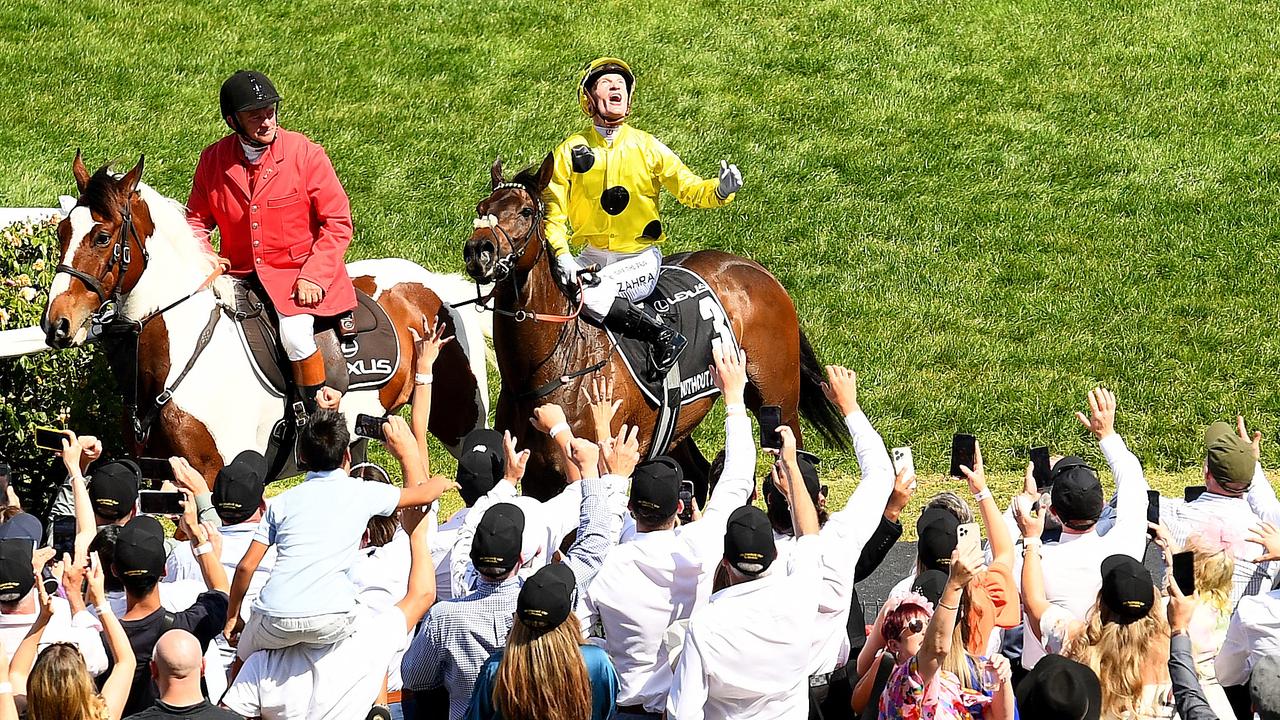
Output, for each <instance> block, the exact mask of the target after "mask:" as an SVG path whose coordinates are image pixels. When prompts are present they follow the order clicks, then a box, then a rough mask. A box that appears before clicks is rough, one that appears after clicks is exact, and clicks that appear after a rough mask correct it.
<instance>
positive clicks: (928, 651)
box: [916, 549, 982, 687]
mask: <svg viewBox="0 0 1280 720" xmlns="http://www.w3.org/2000/svg"><path fill="white" fill-rule="evenodd" d="M959 553H960V551H959V549H957V550H954V551H952V553H951V574H950V575H949V576H948V577H947V584H946V585H945V586H944V587H943V589H942V596H941V597H940V598H938V607H937V609H936V610H934V613H933V617H931V618H929V625H928V627H926V628H925V630H924V644H923V645H921V646H920V650H919V651H918V652H916V662H917V669H918V670H919V672H920V678H921V680H922V682H923V683H924V686H925V687H928V686H929V684H930V683H931V682H933V679H934V677H936V676H937V674H938V671H939V670H941V669H942V664H943V662H945V661H946V659H947V654H948V653H950V652H951V634H952V633H953V632H954V631H955V626H956V613H957V612H958V610H959V608H960V595H961V594H962V593H963V592H964V588H965V586H966V585H968V584H969V580H971V579H972V578H973V576H974V575H977V574H978V573H979V572H981V571H982V552H981V551H980V550H977V549H975V550H974V551H973V552H972V553H969V554H966V555H965V556H963V557H962V556H960V554H959Z"/></svg>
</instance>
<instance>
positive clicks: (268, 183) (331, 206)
mask: <svg viewBox="0 0 1280 720" xmlns="http://www.w3.org/2000/svg"><path fill="white" fill-rule="evenodd" d="M219 101H220V103H219V104H220V106H221V110H222V118H223V120H224V121H225V122H226V123H227V126H228V127H230V128H231V129H232V130H233V131H234V132H233V133H232V134H230V135H228V136H226V137H224V138H222V139H221V140H219V141H218V142H215V143H214V144H212V145H210V146H209V147H207V148H205V149H204V152H203V153H201V155H200V164H199V165H197V166H196V173H195V178H194V179H193V180H192V184H191V197H190V199H188V200H187V222H188V223H190V225H191V229H192V231H193V232H195V234H196V237H198V238H201V239H202V240H204V241H205V242H206V243H208V238H209V234H210V233H212V232H213V229H214V228H215V227H216V228H218V229H219V231H220V232H221V236H222V240H221V243H220V246H219V252H220V254H221V255H222V257H224V258H226V259H227V260H228V261H229V262H230V264H231V267H230V270H229V272H230V273H231V274H232V275H235V276H236V277H247V276H249V275H256V276H257V278H258V281H259V282H260V283H261V284H262V287H263V288H264V289H265V290H266V292H267V295H268V296H269V297H270V298H271V302H272V303H273V304H274V305H275V310H276V313H277V314H278V315H279V316H280V342H281V344H282V345H283V346H284V350H285V353H286V354H288V356H289V360H291V361H292V362H293V378H294V381H295V382H296V383H297V385H298V390H299V394H300V395H301V398H302V401H303V403H304V404H305V405H306V407H307V409H308V410H309V411H310V410H313V409H314V407H315V395H316V391H317V390H318V389H319V388H320V387H321V386H322V385H324V360H323V358H321V356H320V353H319V351H318V349H317V348H316V343H315V339H314V337H313V334H314V327H315V318H317V317H331V316H335V315H340V314H342V313H345V312H347V311H348V310H351V309H352V308H354V307H355V306H356V296H355V289H354V288H353V287H352V286H351V278H350V277H348V276H347V268H346V264H345V262H344V260H343V255H344V254H345V253H346V250H347V245H349V244H350V243H351V205H350V202H349V201H348V200H347V193H346V191H344V190H343V189H342V183H340V182H339V181H338V176H337V175H336V174H335V173H334V171H333V164H332V163H330V162H329V156H328V155H326V154H325V151H324V148H322V147H320V146H319V145H317V144H315V143H313V142H311V140H309V139H308V138H307V137H306V136H305V135H303V134H301V133H296V132H291V131H289V130H285V129H283V128H281V127H280V126H279V124H278V123H277V121H276V106H277V105H278V103H279V102H280V96H279V95H278V94H277V93H276V89H275V86H273V85H272V84H271V81H270V80H268V79H267V76H266V75H263V74H262V73H260V72H255V71H253V70H240V71H237V72H236V74H234V75H232V76H231V77H230V78H228V79H227V81H226V82H224V83H223V84H222V90H221V92H220V93H219Z"/></svg>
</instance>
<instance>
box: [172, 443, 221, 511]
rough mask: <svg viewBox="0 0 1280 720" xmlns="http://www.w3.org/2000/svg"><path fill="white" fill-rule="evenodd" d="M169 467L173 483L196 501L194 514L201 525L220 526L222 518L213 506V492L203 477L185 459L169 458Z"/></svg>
mask: <svg viewBox="0 0 1280 720" xmlns="http://www.w3.org/2000/svg"><path fill="white" fill-rule="evenodd" d="M169 467H170V468H172V469H173V482H174V484H175V485H177V486H178V487H179V488H181V489H183V490H189V491H190V492H191V494H192V495H194V496H195V499H196V514H197V515H198V516H199V518H200V522H202V523H211V524H212V525H213V526H214V527H221V526H222V518H220V517H218V509H217V508H215V507H214V506H213V492H212V491H210V490H209V483H207V482H205V479H204V475H201V474H200V472H199V471H198V470H196V469H195V468H193V467H191V463H189V462H187V460H186V459H185V458H180V457H171V458H169Z"/></svg>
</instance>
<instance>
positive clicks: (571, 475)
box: [529, 403, 582, 482]
mask: <svg viewBox="0 0 1280 720" xmlns="http://www.w3.org/2000/svg"><path fill="white" fill-rule="evenodd" d="M529 422H531V423H533V426H534V427H535V428H537V429H539V430H541V431H542V432H544V433H546V434H548V435H550V436H551V443H552V444H553V445H555V446H556V447H557V448H558V449H559V450H560V458H561V460H562V461H563V462H562V465H563V466H564V473H565V480H567V481H569V482H577V481H578V480H580V479H582V473H581V471H580V470H579V469H578V466H577V465H575V464H574V463H573V460H572V458H570V457H569V454H570V451H569V446H570V443H572V442H573V428H571V427H570V426H569V420H568V418H567V417H566V416H565V414H564V408H562V407H560V406H559V405H556V404H555V403H547V404H545V405H539V406H538V407H536V408H534V409H533V417H532V418H530V420H529Z"/></svg>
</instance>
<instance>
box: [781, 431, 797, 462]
mask: <svg viewBox="0 0 1280 720" xmlns="http://www.w3.org/2000/svg"><path fill="white" fill-rule="evenodd" d="M778 436H779V437H781V438H782V450H781V451H780V452H779V457H780V458H781V459H782V462H784V463H786V464H787V466H788V467H799V461H798V460H797V459H796V434H795V433H794V432H792V431H791V426H790V425H779V426H778Z"/></svg>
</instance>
